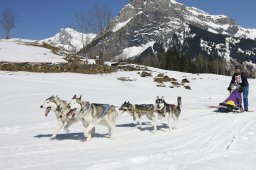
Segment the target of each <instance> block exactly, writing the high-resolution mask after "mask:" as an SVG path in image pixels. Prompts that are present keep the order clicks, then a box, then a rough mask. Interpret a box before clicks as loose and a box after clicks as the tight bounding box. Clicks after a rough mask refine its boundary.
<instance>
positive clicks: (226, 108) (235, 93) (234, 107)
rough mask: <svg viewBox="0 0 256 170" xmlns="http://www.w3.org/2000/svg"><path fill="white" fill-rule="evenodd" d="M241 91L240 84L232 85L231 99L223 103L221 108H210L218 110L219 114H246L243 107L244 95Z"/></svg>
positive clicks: (220, 105)
mask: <svg viewBox="0 0 256 170" xmlns="http://www.w3.org/2000/svg"><path fill="white" fill-rule="evenodd" d="M240 89H241V86H240V85H239V84H232V85H231V91H230V95H229V97H228V98H227V99H226V100H225V101H223V102H221V103H220V104H219V106H210V108H216V109H217V110H218V111H219V112H224V113H229V112H237V113H242V112H244V109H243V107H242V93H241V92H240Z"/></svg>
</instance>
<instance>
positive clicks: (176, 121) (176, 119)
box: [175, 116, 179, 129]
mask: <svg viewBox="0 0 256 170" xmlns="http://www.w3.org/2000/svg"><path fill="white" fill-rule="evenodd" d="M178 124H179V117H176V116H175V129H178Z"/></svg>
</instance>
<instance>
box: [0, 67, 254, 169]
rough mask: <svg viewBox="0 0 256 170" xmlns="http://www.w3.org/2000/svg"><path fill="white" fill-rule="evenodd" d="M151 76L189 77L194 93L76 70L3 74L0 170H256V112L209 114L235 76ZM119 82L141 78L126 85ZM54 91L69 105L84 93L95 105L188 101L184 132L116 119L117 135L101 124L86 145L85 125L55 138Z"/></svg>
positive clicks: (118, 74)
mask: <svg viewBox="0 0 256 170" xmlns="http://www.w3.org/2000/svg"><path fill="white" fill-rule="evenodd" d="M150 70H151V73H152V74H153V77H154V76H156V75H157V74H158V73H159V72H162V73H166V74H167V75H168V76H169V77H173V78H176V79H178V80H179V81H180V80H181V79H183V78H185V77H187V78H188V79H189V80H190V81H191V83H190V85H191V87H192V90H186V89H184V88H183V87H180V88H173V89H172V88H169V87H168V85H169V84H166V85H167V87H166V88H164V87H161V88H160V87H156V84H155V83H154V82H153V78H152V77H149V78H141V77H140V76H139V75H138V74H137V72H122V71H119V72H116V73H112V74H105V75H81V74H71V73H61V74H36V73H27V72H19V73H15V72H0V81H1V89H0V93H1V112H0V115H1V123H0V138H1V140H0V169H4V170H19V169H25V170H34V169H37V170H45V169H57V170H58V169H89V170H102V169H109V170H115V169H116V170H117V169H130V170H136V169H140V170H156V169H169V170H213V169H214V170H215V169H218V170H235V169H237V170H254V169H255V167H256V162H255V159H256V155H255V152H256V146H255V145H256V114H255V113H254V112H253V113H241V114H223V113H217V112H214V110H211V109H208V108H207V106H208V105H217V104H218V103H219V102H222V101H223V100H224V99H225V98H226V97H227V95H228V92H227V91H226V87H227V85H228V84H229V81H230V77H225V76H217V75H208V74H202V75H193V74H187V73H179V72H172V71H165V70H158V69H153V68H150ZM119 77H130V78H131V79H135V80H136V81H127V82H122V81H119V80H117V78H119ZM250 83H251V85H252V86H251V89H250V92H251V93H250V103H251V108H250V109H252V110H255V109H256V107H255V106H254V104H253V103H255V100H256V89H255V87H254V86H253V84H255V83H256V81H255V80H250ZM52 94H54V95H58V96H59V97H61V98H63V99H65V100H67V101H70V99H71V97H72V96H73V95H74V94H78V95H79V94H83V98H84V99H86V100H88V101H90V102H99V103H110V104H114V105H117V106H120V105H121V104H122V103H123V102H124V101H130V102H132V103H142V104H143V103H154V100H155V98H156V96H157V95H159V96H162V95H164V96H165V98H166V100H167V101H168V102H170V103H176V98H177V97H178V96H181V97H182V100H183V108H182V113H181V117H180V123H179V128H178V129H177V130H173V131H171V132H170V133H169V132H168V130H167V126H166V121H164V120H163V121H159V126H158V131H157V132H156V133H155V134H153V133H151V132H150V130H151V129H152V128H151V126H150V123H149V121H148V120H147V119H146V118H144V119H143V122H144V123H143V125H142V129H137V128H136V127H135V125H134V124H133V121H132V118H131V117H130V116H129V115H128V114H124V115H122V116H121V117H120V118H119V120H118V122H117V137H116V139H115V140H111V139H109V138H107V137H106V133H107V128H105V127H103V126H97V127H96V137H95V138H93V139H92V140H91V141H89V142H85V143H82V142H80V139H81V138H82V137H83V127H82V125H81V123H78V124H76V125H74V126H72V127H71V128H70V129H71V132H70V133H65V132H64V131H61V134H60V135H58V137H57V139H56V140H54V141H50V140H49V137H50V135H51V134H52V132H53V130H54V128H55V126H56V125H57V124H56V123H57V122H56V118H55V115H54V113H50V115H49V117H48V118H45V117H44V110H41V109H40V108H39V106H40V105H41V104H42V103H43V101H44V100H45V99H46V98H48V97H50V96H51V95H52Z"/></svg>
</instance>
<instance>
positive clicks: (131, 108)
mask: <svg viewBox="0 0 256 170" xmlns="http://www.w3.org/2000/svg"><path fill="white" fill-rule="evenodd" d="M119 110H122V111H127V112H128V113H129V114H130V115H131V116H132V117H133V120H134V121H136V120H137V124H138V126H139V127H141V117H142V116H143V115H146V116H147V118H148V119H149V120H150V121H151V123H152V126H153V127H154V132H156V130H157V126H156V116H155V115H154V110H155V107H154V105H153V104H140V105H138V104H135V105H133V104H131V103H130V102H124V104H122V106H121V107H120V109H119Z"/></svg>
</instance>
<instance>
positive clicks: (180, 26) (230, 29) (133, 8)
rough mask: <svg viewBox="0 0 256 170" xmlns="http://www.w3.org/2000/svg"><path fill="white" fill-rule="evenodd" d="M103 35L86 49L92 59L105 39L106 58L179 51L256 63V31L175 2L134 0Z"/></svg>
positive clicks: (228, 60)
mask: <svg viewBox="0 0 256 170" xmlns="http://www.w3.org/2000/svg"><path fill="white" fill-rule="evenodd" d="M104 34H105V35H104V36H102V35H98V36H97V37H96V38H95V39H94V40H93V41H92V43H91V44H89V45H88V46H87V49H86V50H87V52H88V54H89V55H90V56H91V57H94V56H97V55H99V51H100V48H101V44H102V42H103V39H102V37H105V39H104V42H105V44H106V58H105V59H106V60H119V59H128V58H129V59H135V60H136V59H138V58H140V57H145V56H149V57H150V56H151V57H152V56H153V55H156V54H157V53H158V52H159V50H160V49H164V50H167V49H169V48H176V49H177V50H179V51H180V52H181V53H182V54H184V55H188V56H190V57H196V56H197V55H198V54H203V55H208V56H209V55H210V56H218V57H223V58H225V59H226V61H227V62H231V60H233V59H234V60H237V61H239V62H244V61H252V62H256V60H255V57H256V41H255V38H256V30H255V29H245V28H242V27H240V26H239V25H237V24H236V22H235V21H234V20H233V19H231V18H229V17H227V16H224V15H210V14H208V13H206V12H204V11H202V10H200V9H197V8H194V7H186V6H185V5H183V4H181V3H178V2H176V1H174V0H130V2H129V4H127V5H126V6H124V8H123V9H122V10H121V11H120V14H119V16H117V17H116V18H114V19H113V20H112V21H111V23H110V25H109V28H108V30H107V31H106V32H105V33H104ZM249 38H250V39H249ZM84 50H85V49H84ZM81 52H83V50H82V51H81Z"/></svg>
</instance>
